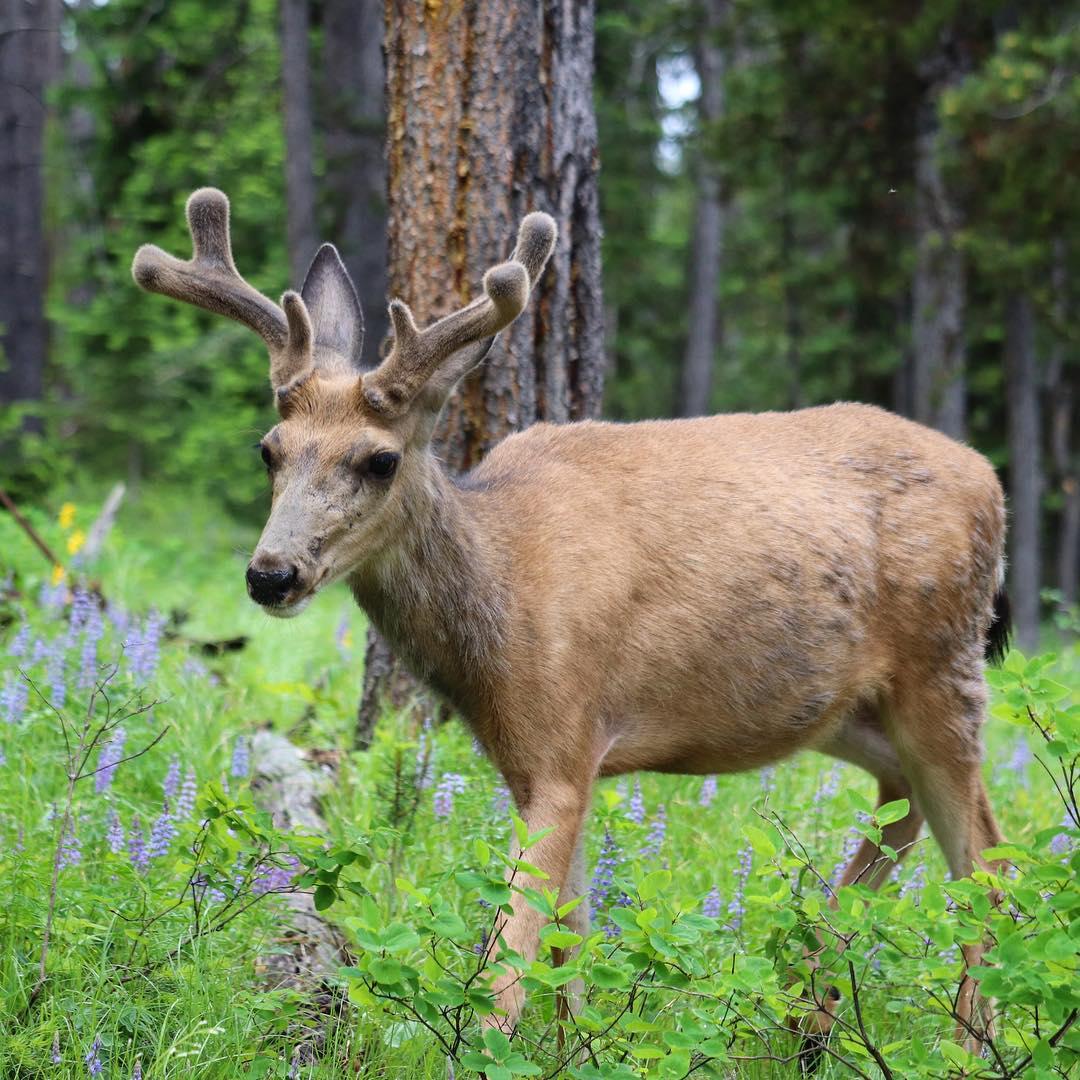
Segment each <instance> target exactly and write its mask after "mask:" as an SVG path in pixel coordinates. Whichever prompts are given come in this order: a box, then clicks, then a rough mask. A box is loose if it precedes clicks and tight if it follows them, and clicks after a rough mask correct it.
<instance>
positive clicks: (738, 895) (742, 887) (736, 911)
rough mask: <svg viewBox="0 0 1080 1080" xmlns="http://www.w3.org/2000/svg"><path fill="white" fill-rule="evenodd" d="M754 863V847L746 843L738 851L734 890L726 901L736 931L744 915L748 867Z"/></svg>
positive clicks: (748, 876) (732, 925) (748, 878)
mask: <svg viewBox="0 0 1080 1080" xmlns="http://www.w3.org/2000/svg"><path fill="white" fill-rule="evenodd" d="M753 864H754V849H753V848H752V847H751V846H750V845H749V844H746V845H745V846H744V847H743V849H742V850H741V851H740V852H739V868H738V869H737V870H736V871H735V891H734V892H733V893H732V895H731V900H730V902H729V903H728V908H727V909H728V914H729V915H730V916H731V928H732V930H734V931H736V932H738V930H739V927H741V926H742V921H743V917H744V916H745V915H746V902H745V896H746V883H747V882H748V881H749V880H750V869H751V867H752V866H753Z"/></svg>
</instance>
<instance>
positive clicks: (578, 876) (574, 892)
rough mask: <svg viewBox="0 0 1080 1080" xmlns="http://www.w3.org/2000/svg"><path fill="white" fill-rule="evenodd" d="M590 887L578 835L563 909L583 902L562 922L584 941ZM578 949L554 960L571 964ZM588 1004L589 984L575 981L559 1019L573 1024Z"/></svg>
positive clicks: (555, 953) (559, 952)
mask: <svg viewBox="0 0 1080 1080" xmlns="http://www.w3.org/2000/svg"><path fill="white" fill-rule="evenodd" d="M588 890H589V886H588V878H587V873H586V868H585V830H584V829H582V830H581V832H580V833H579V834H578V841H577V846H576V847H575V848H574V854H573V856H572V857H571V859H570V871H569V873H568V874H567V877H566V883H565V884H564V885H563V887H562V889H561V890H560V892H559V906H560V907H561V906H562V905H563V904H566V903H569V902H570V901H571V900H576V899H577V898H578V897H579V896H580V897H582V898H583V899H582V901H581V903H580V904H578V906H577V907H576V908H574V910H573V911H570V912H568V913H567V915H566V917H565V918H564V919H563V920H562V921H563V922H564V923H565V924H566V927H567V929H568V930H571V931H573V933H575V934H580V935H581V937H583V938H586V937H588V936H589V929H590V927H589V891H588ZM577 951H578V950H577V947H576V946H575V947H573V948H569V949H552V959H553V960H554V962H555V963H556V964H557V965H559V964H566V963H569V962H570V960H572V959H573V957H574V956H575V955H576V953H577ZM584 1000H585V981H584V980H583V979H574V980H573V981H571V982H570V983H568V984H567V985H566V986H563V987H560V988H559V990H558V1006H557V1008H556V1015H557V1016H558V1018H559V1019H560V1020H570V1019H571V1018H572V1017H573V1016H575V1015H576V1014H577V1013H578V1012H579V1011H580V1010H581V1003H582V1002H583V1001H584ZM558 1043H559V1049H560V1050H561V1049H562V1047H563V1043H564V1031H563V1028H562V1027H561V1026H560V1028H559V1035H558Z"/></svg>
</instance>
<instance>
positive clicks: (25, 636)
mask: <svg viewBox="0 0 1080 1080" xmlns="http://www.w3.org/2000/svg"><path fill="white" fill-rule="evenodd" d="M29 644H30V626H29V624H28V623H26V622H23V624H22V625H21V626H20V627H19V630H18V633H16V635H15V636H14V637H13V638H12V639H11V644H10V645H9V646H8V657H9V658H10V659H12V660H21V659H22V658H23V657H24V656H25V655H26V650H27V647H28V646H29Z"/></svg>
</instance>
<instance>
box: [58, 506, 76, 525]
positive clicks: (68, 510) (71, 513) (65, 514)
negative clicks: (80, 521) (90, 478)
mask: <svg viewBox="0 0 1080 1080" xmlns="http://www.w3.org/2000/svg"><path fill="white" fill-rule="evenodd" d="M74 520H75V504H74V503H70V502H66V503H64V505H63V506H61V507H60V528H61V529H70V528H71V523H72V522H73V521H74Z"/></svg>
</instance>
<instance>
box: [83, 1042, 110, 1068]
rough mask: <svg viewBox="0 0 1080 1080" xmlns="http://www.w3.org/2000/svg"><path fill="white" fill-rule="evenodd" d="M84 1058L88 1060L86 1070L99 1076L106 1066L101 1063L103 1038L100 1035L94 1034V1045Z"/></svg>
mask: <svg viewBox="0 0 1080 1080" xmlns="http://www.w3.org/2000/svg"><path fill="white" fill-rule="evenodd" d="M83 1060H84V1061H85V1062H86V1070H87V1072H89V1073H90V1075H91V1076H97V1075H98V1074H99V1073H100V1072H101V1070H102V1069H103V1068H104V1067H105V1066H104V1065H102V1063H101V1038H100V1037H99V1036H97V1035H95V1036H94V1042H93V1045H92V1046H91V1047H90V1050H89V1052H88V1053H87V1055H86V1057H85V1058H83Z"/></svg>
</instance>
